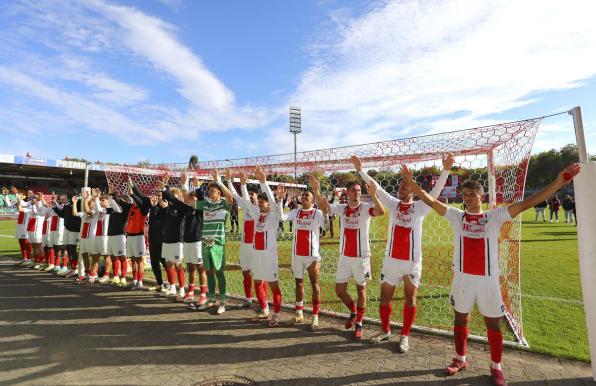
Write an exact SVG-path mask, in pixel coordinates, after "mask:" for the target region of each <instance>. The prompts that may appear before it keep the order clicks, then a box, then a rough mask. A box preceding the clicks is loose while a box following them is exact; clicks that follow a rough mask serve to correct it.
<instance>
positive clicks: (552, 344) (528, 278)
mask: <svg viewBox="0 0 596 386" xmlns="http://www.w3.org/2000/svg"><path fill="white" fill-rule="evenodd" d="M533 219H534V211H533V210H529V211H527V212H525V213H524V214H523V222H522V242H521V256H522V258H521V277H522V280H521V289H522V297H521V302H522V309H523V327H524V334H525V338H526V340H527V341H528V343H529V345H530V349H531V350H533V351H537V352H542V353H547V354H550V355H553V356H557V357H564V358H571V359H578V360H582V361H589V350H588V343H587V331H586V325H585V316H584V311H583V304H582V297H581V286H580V282H579V264H578V253H577V235H576V229H575V227H574V226H573V225H569V224H562V223H559V224H549V223H547V224H542V223H538V224H535V223H534V222H533ZM441 221H445V220H444V219H442V218H439V217H438V216H436V215H434V214H432V213H431V214H429V216H428V217H427V220H426V221H425V234H424V244H426V245H427V247H426V248H425V251H424V259H425V260H424V271H423V279H422V282H423V284H422V285H421V288H420V291H419V296H418V314H417V320H416V322H417V324H420V325H425V326H431V327H437V328H448V327H449V326H450V325H451V323H452V310H451V307H450V305H449V303H448V295H449V286H450V281H451V256H450V254H451V249H452V248H451V231H450V230H449V228H447V227H446V226H445V224H441V226H437V225H439V224H440V222H441ZM386 223H387V218H386V217H384V218H380V219H375V220H374V221H373V225H372V227H371V233H372V235H373V236H372V237H371V238H372V240H371V241H372V243H371V246H372V252H373V263H372V266H373V280H372V281H371V282H370V285H369V290H368V294H369V303H368V310H367V316H370V317H373V318H377V317H378V313H377V310H378V294H379V280H378V279H379V271H380V265H381V256H382V255H383V252H384V248H385V243H386V240H385V239H384V237H385V234H386V231H385V229H386V228H385V227H386ZM336 225H337V224H336ZM14 226H15V225H14V221H1V222H0V254H2V255H18V254H20V251H19V249H18V243H17V242H16V240H15V239H14V238H11V237H10V236H13V235H14ZM286 229H287V225H286ZM321 247H322V254H323V256H324V259H323V264H322V270H321V284H322V293H323V307H324V308H326V309H330V310H335V311H340V312H345V306H343V305H342V304H341V303H340V302H339V301H338V300H337V299H336V297H335V295H334V290H333V286H334V281H335V266H336V262H337V257H336V256H337V250H338V245H337V238H335V239H331V238H325V239H323V240H322V243H321ZM237 251H238V241H237V237H236V236H235V235H231V236H230V238H229V242H228V262H229V263H230V270H229V272H228V274H227V276H228V283H229V284H228V287H229V291H230V292H231V293H237V294H241V293H242V280H241V272H240V270H239V269H238V267H237V263H238V256H237V255H238V253H237ZM290 251H291V242H290V240H289V235H285V236H284V237H283V238H282V240H280V242H279V255H280V279H281V283H282V286H281V287H282V292H283V296H284V302H288V303H291V302H292V301H293V299H294V289H293V287H294V285H293V278H292V274H291V271H290V268H289V267H290V265H289V263H290V258H289V256H290ZM148 276H150V275H148ZM307 281H308V280H307ZM308 287H309V286H308V285H307V286H306V288H307V294H306V300H307V301H308V300H309V299H310V291H309V290H308ZM350 287H353V286H350ZM401 295H402V293H401V289H398V290H397V291H396V294H395V303H394V314H393V320H395V321H399V320H400V319H401V308H402V305H403V303H402V301H403V298H402V296H401ZM372 328H374V327H372ZM471 328H472V331H473V332H476V333H478V334H483V327H482V324H481V318H480V317H478V315H475V316H474V324H473V325H472V326H471ZM504 333H505V335H506V338H508V339H510V340H513V338H514V337H513V335H512V333H511V332H510V331H509V330H505V329H504Z"/></svg>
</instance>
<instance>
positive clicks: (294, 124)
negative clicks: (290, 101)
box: [290, 106, 302, 183]
mask: <svg viewBox="0 0 596 386" xmlns="http://www.w3.org/2000/svg"><path fill="white" fill-rule="evenodd" d="M301 116H302V110H301V108H300V107H296V106H290V133H292V134H294V183H296V182H297V181H298V168H297V162H298V159H297V145H296V135H297V134H300V133H301V132H302V118H301Z"/></svg>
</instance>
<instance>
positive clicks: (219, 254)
mask: <svg viewBox="0 0 596 386" xmlns="http://www.w3.org/2000/svg"><path fill="white" fill-rule="evenodd" d="M212 177H213V182H211V183H209V185H208V189H209V190H208V195H207V198H206V199H204V200H198V201H197V208H196V209H198V210H202V211H203V240H202V249H201V253H202V255H203V265H204V267H205V270H207V287H208V289H209V294H208V297H209V302H208V303H205V304H204V305H203V307H211V306H215V305H216V302H215V277H216V275H217V284H218V287H219V300H220V301H219V306H218V308H217V314H218V315H221V314H223V313H224V312H225V311H226V306H225V301H226V276H225V268H226V217H227V216H228V214H229V212H230V206H231V205H232V202H233V200H234V197H232V193H231V192H230V191H229V190H228V188H226V187H225V186H224V184H223V183H222V182H221V181H220V180H219V176H218V175H217V170H214V171H213V173H212ZM222 196H223V198H222Z"/></svg>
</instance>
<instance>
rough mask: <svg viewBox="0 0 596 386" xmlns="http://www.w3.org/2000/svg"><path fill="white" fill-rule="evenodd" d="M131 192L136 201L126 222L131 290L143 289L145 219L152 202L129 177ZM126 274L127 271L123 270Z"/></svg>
mask: <svg viewBox="0 0 596 386" xmlns="http://www.w3.org/2000/svg"><path fill="white" fill-rule="evenodd" d="M128 185H129V187H130V188H129V189H130V190H129V194H130V195H131V197H132V200H133V201H134V203H135V204H134V205H133V207H132V208H131V209H130V212H129V213H128V222H127V223H126V235H127V238H126V256H127V257H130V259H131V262H132V286H131V288H130V289H131V290H138V289H143V277H144V276H145V255H146V254H147V253H146V244H145V220H147V215H149V209H150V208H151V202H150V201H149V197H147V196H145V195H144V194H143V193H142V192H141V191H140V190H139V188H137V186H136V185H135V184H133V183H132V181H131V179H130V177H129V178H128ZM123 274H124V275H126V272H123Z"/></svg>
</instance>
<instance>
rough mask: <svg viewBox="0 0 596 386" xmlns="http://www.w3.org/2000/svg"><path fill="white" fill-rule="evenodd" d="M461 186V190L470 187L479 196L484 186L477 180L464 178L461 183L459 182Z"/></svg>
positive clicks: (482, 192)
mask: <svg viewBox="0 0 596 386" xmlns="http://www.w3.org/2000/svg"><path fill="white" fill-rule="evenodd" d="M461 188H462V190H463V189H464V188H468V189H472V190H474V191H475V192H476V193H478V194H479V195H481V196H482V195H483V194H484V187H483V186H482V184H481V183H480V182H478V181H473V180H466V181H464V183H463V184H461Z"/></svg>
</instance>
